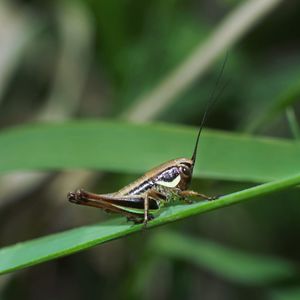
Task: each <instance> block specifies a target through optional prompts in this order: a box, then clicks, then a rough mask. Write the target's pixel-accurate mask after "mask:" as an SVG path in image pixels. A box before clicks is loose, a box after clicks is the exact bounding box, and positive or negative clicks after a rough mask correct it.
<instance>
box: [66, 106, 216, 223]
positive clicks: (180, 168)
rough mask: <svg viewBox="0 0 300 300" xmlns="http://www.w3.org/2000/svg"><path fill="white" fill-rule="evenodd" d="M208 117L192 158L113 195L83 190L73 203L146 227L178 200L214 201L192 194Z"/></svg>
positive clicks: (70, 196)
mask: <svg viewBox="0 0 300 300" xmlns="http://www.w3.org/2000/svg"><path fill="white" fill-rule="evenodd" d="M206 115H207V110H206V112H205V113H204V116H203V119H202V123H201V125H200V128H199V132H198V136H197V140H196V144H195V148H194V152H193V155H192V158H178V159H174V160H170V161H168V162H166V163H164V164H162V165H160V166H158V167H156V168H154V169H152V170H150V171H149V172H147V173H145V174H144V175H143V176H142V177H140V178H138V179H137V180H136V181H134V182H133V183H131V184H129V185H127V186H125V187H124V188H122V189H121V190H119V191H118V192H115V193H111V194H94V193H90V192H87V191H84V190H82V189H80V190H77V191H75V192H70V193H69V194H68V199H69V201H70V202H72V203H76V204H81V205H88V206H93V207H97V208H101V209H103V210H104V211H106V212H111V213H119V214H122V215H124V216H126V217H127V219H128V220H130V221H133V222H134V223H144V225H146V224H147V222H148V221H149V220H151V219H153V218H154V216H153V213H154V212H156V211H158V210H159V209H160V208H161V207H163V206H164V205H166V204H168V203H170V202H174V201H177V200H181V201H186V202H188V203H189V202H190V199H191V197H194V198H204V199H207V200H214V199H216V198H217V197H209V196H206V195H204V194H200V193H198V192H195V191H191V190H188V187H189V184H190V182H191V179H192V175H193V169H194V166H195V162H196V155H197V148H198V143H199V137H200V134H201V131H202V128H203V124H204V122H205V119H206Z"/></svg>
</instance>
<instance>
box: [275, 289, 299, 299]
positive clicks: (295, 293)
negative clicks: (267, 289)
mask: <svg viewBox="0 0 300 300" xmlns="http://www.w3.org/2000/svg"><path fill="white" fill-rule="evenodd" d="M269 299H272V300H299V299H300V286H299V285H298V286H290V287H285V288H281V289H279V288H277V289H274V291H272V292H271V293H270V298H269Z"/></svg>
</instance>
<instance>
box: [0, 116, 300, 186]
mask: <svg viewBox="0 0 300 300" xmlns="http://www.w3.org/2000/svg"><path fill="white" fill-rule="evenodd" d="M195 137H196V129H195V128H189V127H183V126H178V125H165V124H155V125H154V124H148V125H135V124H129V123H124V122H116V121H81V122H78V121H77V122H69V123H64V124H44V125H41V124H37V125H31V126H24V127H18V128H12V129H7V130H3V131H2V132H1V133H0V172H8V171H16V170H56V169H66V168H76V169H78V168H85V169H86V168H88V169H100V170H106V171H118V172H126V173H135V174H136V173H143V172H145V171H147V170H149V169H150V168H152V167H154V166H156V165H158V164H161V163H162V162H164V161H167V160H170V159H173V158H176V157H190V156H191V153H192V150H193V147H194V142H195ZM199 146H200V147H199V151H198V159H197V165H196V168H195V174H194V175H195V176H196V177H199V176H202V177H205V178H215V179H226V180H238V181H254V182H264V181H270V180H274V179H279V178H282V177H285V176H289V175H292V174H296V173H297V172H298V171H300V155H299V153H300V145H299V143H295V142H293V141H288V140H280V139H270V138H257V137H253V136H247V135H241V134H233V133H225V132H220V131H211V130H206V131H205V132H204V133H203V137H202V138H201V139H200V145H199Z"/></svg>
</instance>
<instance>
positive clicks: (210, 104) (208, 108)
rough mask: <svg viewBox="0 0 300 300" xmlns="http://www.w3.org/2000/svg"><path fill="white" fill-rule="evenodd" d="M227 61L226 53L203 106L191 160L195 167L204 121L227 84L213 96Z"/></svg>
mask: <svg viewBox="0 0 300 300" xmlns="http://www.w3.org/2000/svg"><path fill="white" fill-rule="evenodd" d="M227 60H228V52H227V53H226V56H225V59H224V61H223V64H222V67H221V71H220V73H219V76H218V78H217V80H216V83H215V87H214V89H213V91H212V93H211V94H210V97H209V100H208V102H207V104H206V106H205V110H204V114H203V117H202V121H201V124H200V127H199V131H198V135H197V139H196V144H195V148H194V152H193V155H192V158H191V160H192V161H193V164H194V165H195V162H196V157H197V149H198V144H199V138H200V135H201V132H202V129H203V126H204V124H205V121H206V119H207V116H208V114H209V112H210V111H211V109H212V107H213V106H214V105H215V103H216V102H217V100H218V99H219V98H220V96H221V95H222V93H223V91H224V90H225V88H226V86H227V84H228V82H229V81H227V82H226V83H225V84H224V85H223V86H222V87H221V89H220V91H219V93H218V94H217V95H216V96H215V94H216V91H217V87H218V85H219V83H220V80H221V78H222V76H223V73H224V69H225V66H226V63H227Z"/></svg>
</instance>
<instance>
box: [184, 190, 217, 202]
mask: <svg viewBox="0 0 300 300" xmlns="http://www.w3.org/2000/svg"><path fill="white" fill-rule="evenodd" d="M180 196H182V197H183V199H186V200H185V201H187V202H190V201H189V200H188V197H192V198H202V199H206V200H208V201H212V200H216V199H218V198H219V197H220V196H207V195H205V194H201V193H198V192H195V191H190V190H187V191H180Z"/></svg>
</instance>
